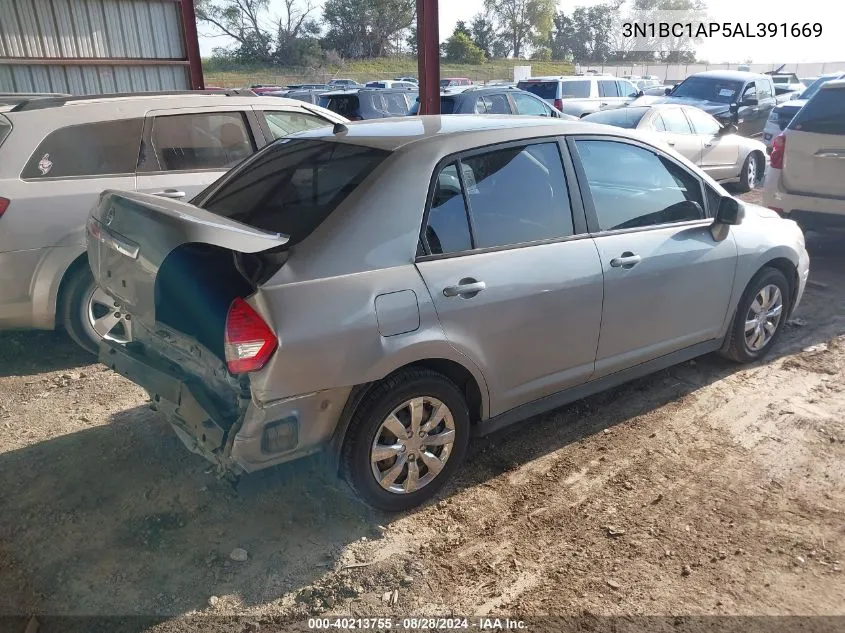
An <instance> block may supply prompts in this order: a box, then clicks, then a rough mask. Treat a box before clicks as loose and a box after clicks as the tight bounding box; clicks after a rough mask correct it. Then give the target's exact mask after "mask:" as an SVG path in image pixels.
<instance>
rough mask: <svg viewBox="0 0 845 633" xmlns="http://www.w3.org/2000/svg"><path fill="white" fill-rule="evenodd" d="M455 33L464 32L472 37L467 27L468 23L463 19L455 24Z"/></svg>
mask: <svg viewBox="0 0 845 633" xmlns="http://www.w3.org/2000/svg"><path fill="white" fill-rule="evenodd" d="M454 33H463V34H464V35H466V36H467V37H469V38H472V33H470V31H469V29H468V28H467V23H466V22H464V21H463V20H458V21H457V23H456V24H455V31H454Z"/></svg>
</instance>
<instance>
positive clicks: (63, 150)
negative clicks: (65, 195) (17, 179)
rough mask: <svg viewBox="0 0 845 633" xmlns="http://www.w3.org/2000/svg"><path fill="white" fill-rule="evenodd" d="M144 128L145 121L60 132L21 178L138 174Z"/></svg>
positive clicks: (32, 158) (107, 123) (43, 143)
mask: <svg viewBox="0 0 845 633" xmlns="http://www.w3.org/2000/svg"><path fill="white" fill-rule="evenodd" d="M143 128H144V121H143V119H123V120H120V121H101V122H98V123H84V124H82V125H71V126H69V127H64V128H61V129H59V130H56V131H54V132H52V133H50V134H48V135H47V138H45V139H44V140H43V141H41V144H40V145H39V146H38V149H36V150H35V151H34V152H33V154H32V156H30V158H29V161H27V164H26V166H25V167H24V169H23V172H22V173H21V178H24V179H32V178H36V179H37V178H70V177H73V176H109V175H116V174H134V173H135V167H136V165H137V164H138V150H139V148H140V145H141V132H142V130H143ZM0 130H2V128H0ZM0 135H2V131H0Z"/></svg>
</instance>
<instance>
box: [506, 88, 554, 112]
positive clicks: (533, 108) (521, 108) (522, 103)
mask: <svg viewBox="0 0 845 633" xmlns="http://www.w3.org/2000/svg"><path fill="white" fill-rule="evenodd" d="M511 96H512V97H513V100H514V103H515V104H516V109H517V112H519V114H523V115H533V116H549V111H548V110H547V109H546V106H545V104H544V103H543V102H542V101H540V100H539V99H535V98H534V97H529V96H528V95H524V94H519V93H518V92H517V93H514V94H512V95H511Z"/></svg>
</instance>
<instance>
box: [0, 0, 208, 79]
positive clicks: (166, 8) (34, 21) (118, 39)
mask: <svg viewBox="0 0 845 633" xmlns="http://www.w3.org/2000/svg"><path fill="white" fill-rule="evenodd" d="M201 88H203V78H202V65H201V60H200V56H199V44H198V41H197V29H196V18H195V16H194V5H193V0H0V92H59V93H69V94H75V95H83V94H101V93H113V92H137V91H152V90H186V89H201Z"/></svg>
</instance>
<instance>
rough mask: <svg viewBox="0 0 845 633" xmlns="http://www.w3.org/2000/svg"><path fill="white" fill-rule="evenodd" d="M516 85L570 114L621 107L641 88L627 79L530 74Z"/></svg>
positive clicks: (633, 97)
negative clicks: (533, 75)
mask: <svg viewBox="0 0 845 633" xmlns="http://www.w3.org/2000/svg"><path fill="white" fill-rule="evenodd" d="M517 87H518V88H521V89H522V90H526V91H528V92H530V93H533V94H535V95H537V96H538V97H540V98H541V99H545V100H546V102H547V103H549V104H550V105H553V106H554V107H555V108H557V109H558V110H560V111H561V112H563V113H564V114H569V115H571V116H574V117H579V118H580V117H582V116H585V115H587V114H592V113H593V112H598V111H599V110H612V109H614V108H621V107H622V106H624V105H626V104H628V103H630V102H631V101H633V100H634V99H636V98H637V97H639V96H642V94H643V93H642V91H641V90H640V89H639V88H637V87H636V86H635V85H634V84H633V83H631V82H630V81H628V80H627V79H616V78H615V77H609V76H596V77H580V76H575V77H532V78H531V79H523V80H522V81H520V82H519V83H518V84H517Z"/></svg>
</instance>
